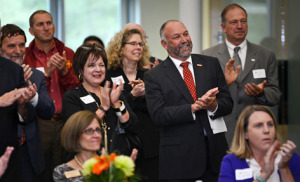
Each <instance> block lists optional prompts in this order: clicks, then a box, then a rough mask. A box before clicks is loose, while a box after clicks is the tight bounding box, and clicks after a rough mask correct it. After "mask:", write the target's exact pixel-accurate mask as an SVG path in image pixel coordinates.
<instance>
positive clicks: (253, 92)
mask: <svg viewBox="0 0 300 182" xmlns="http://www.w3.org/2000/svg"><path fill="white" fill-rule="evenodd" d="M221 19H222V24H221V26H222V29H223V32H224V33H226V41H225V42H224V43H221V44H218V45H216V46H214V47H211V48H209V49H207V50H204V51H203V54H205V55H209V56H214V57H217V58H218V59H219V62H220V64H221V67H222V69H223V72H224V74H225V78H226V81H227V85H228V87H229V91H230V93H231V96H232V98H233V101H234V107H233V111H232V113H231V114H230V115H228V116H226V117H225V118H224V119H225V122H226V125H227V129H228V132H227V133H226V138H227V141H228V143H229V144H231V141H232V139H233V136H234V129H235V125H236V121H237V118H238V116H239V115H240V113H241V112H242V110H243V109H244V108H245V107H246V106H248V105H253V104H260V105H267V106H274V105H276V104H277V103H278V102H279V100H280V95H281V92H280V89H279V85H278V78H277V66H276V58H275V54H274V53H273V52H271V51H270V50H268V49H266V48H263V47H261V46H259V45H255V44H252V43H250V42H249V41H248V40H246V36H247V32H248V25H247V12H246V10H245V9H244V8H243V7H241V6H239V5H238V4H230V5H228V6H227V7H225V8H224V10H223V11H222V13H221ZM234 50H237V53H236V54H235V51H234ZM231 58H235V59H238V60H235V59H231ZM239 62H240V63H239Z"/></svg>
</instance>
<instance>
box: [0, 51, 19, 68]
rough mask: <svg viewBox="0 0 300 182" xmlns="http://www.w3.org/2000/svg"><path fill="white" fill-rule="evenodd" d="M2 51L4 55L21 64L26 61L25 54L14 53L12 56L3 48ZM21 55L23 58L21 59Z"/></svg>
mask: <svg viewBox="0 0 300 182" xmlns="http://www.w3.org/2000/svg"><path fill="white" fill-rule="evenodd" d="M1 52H2V56H3V57H5V58H7V59H10V60H12V61H14V62H15V63H17V64H19V65H22V63H23V61H24V54H13V55H11V56H8V55H6V54H5V52H4V51H3V50H1ZM20 57H21V59H20ZM15 58H19V59H15Z"/></svg>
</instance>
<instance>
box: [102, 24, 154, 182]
mask: <svg viewBox="0 0 300 182" xmlns="http://www.w3.org/2000/svg"><path fill="white" fill-rule="evenodd" d="M149 57H150V54H149V48H148V45H147V44H146V41H145V39H144V38H143V35H142V33H141V32H140V31H139V30H138V29H134V28H133V29H128V28H125V29H123V30H121V31H120V32H119V33H117V34H116V35H115V36H114V37H113V39H112V40H111V41H110V43H109V44H108V48H107V59H108V68H109V70H108V71H107V79H108V80H111V81H112V82H113V83H118V84H119V83H120V81H119V80H122V83H123V84H124V90H123V94H124V95H125V97H126V100H127V101H128V103H129V105H130V107H131V108H132V110H133V112H134V113H135V114H136V115H137V117H138V119H139V123H138V125H137V135H138V137H139V139H140V140H141V148H139V155H138V159H137V161H136V163H137V169H138V170H140V172H141V174H142V175H143V176H146V177H147V178H148V181H151V182H155V181H158V148H159V130H158V129H157V128H156V127H155V126H154V124H153V122H152V121H151V119H150V115H149V113H148V109H147V103H146V99H145V84H144V81H143V77H144V73H145V71H146V69H145V68H144V67H147V65H149ZM145 180H146V179H145Z"/></svg>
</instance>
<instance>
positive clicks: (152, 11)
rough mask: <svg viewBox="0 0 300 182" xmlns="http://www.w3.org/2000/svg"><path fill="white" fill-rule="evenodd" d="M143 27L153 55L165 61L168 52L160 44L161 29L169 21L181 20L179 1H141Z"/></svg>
mask: <svg viewBox="0 0 300 182" xmlns="http://www.w3.org/2000/svg"><path fill="white" fill-rule="evenodd" d="M140 5H141V25H142V27H143V28H144V29H145V31H146V33H147V36H148V37H149V39H148V44H149V46H150V50H151V54H152V56H154V57H158V58H160V59H162V60H164V59H165V58H166V57H167V55H168V54H167V51H166V50H165V49H164V48H163V47H162V45H161V44H160V36H159V29H160V27H161V25H162V24H163V23H164V22H166V21H167V20H170V19H173V20H178V19H179V9H178V7H179V1H178V0H141V2H140Z"/></svg>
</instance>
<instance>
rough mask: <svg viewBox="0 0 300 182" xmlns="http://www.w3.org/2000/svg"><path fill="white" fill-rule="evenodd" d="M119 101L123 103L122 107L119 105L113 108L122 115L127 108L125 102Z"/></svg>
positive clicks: (117, 113)
mask: <svg viewBox="0 0 300 182" xmlns="http://www.w3.org/2000/svg"><path fill="white" fill-rule="evenodd" d="M119 102H120V103H121V107H119V108H113V109H114V111H115V112H116V115H117V116H122V115H124V114H125V113H126V111H127V110H126V108H125V104H124V102H123V101H119Z"/></svg>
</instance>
